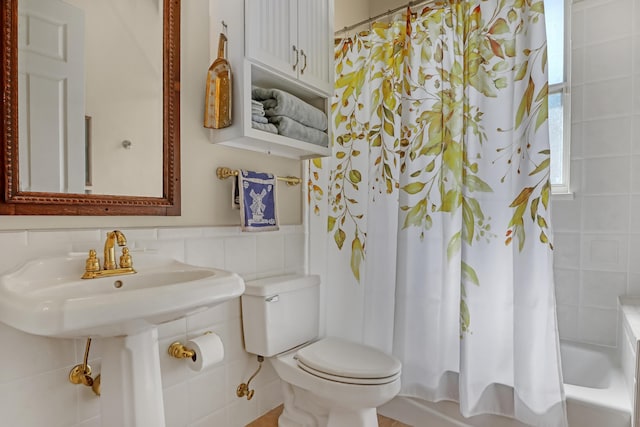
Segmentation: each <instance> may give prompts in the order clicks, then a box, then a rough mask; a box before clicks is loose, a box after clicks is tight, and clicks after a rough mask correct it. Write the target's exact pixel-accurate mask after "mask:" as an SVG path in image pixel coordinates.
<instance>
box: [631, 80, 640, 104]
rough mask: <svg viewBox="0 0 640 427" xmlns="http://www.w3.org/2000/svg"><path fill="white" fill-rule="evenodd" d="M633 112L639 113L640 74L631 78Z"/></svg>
mask: <svg viewBox="0 0 640 427" xmlns="http://www.w3.org/2000/svg"><path fill="white" fill-rule="evenodd" d="M632 92H633V112H634V113H635V114H638V113H640V99H639V98H640V74H636V75H635V76H633V91H632Z"/></svg>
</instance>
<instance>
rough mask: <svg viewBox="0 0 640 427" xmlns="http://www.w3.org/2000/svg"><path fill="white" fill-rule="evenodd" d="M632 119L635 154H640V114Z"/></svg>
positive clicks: (632, 144)
mask: <svg viewBox="0 0 640 427" xmlns="http://www.w3.org/2000/svg"><path fill="white" fill-rule="evenodd" d="M639 50H640V48H639ZM636 87H637V86H636ZM631 121H632V122H633V133H632V138H631V140H632V143H631V146H632V150H633V154H640V115H639V114H635V115H634V116H632V117H631Z"/></svg>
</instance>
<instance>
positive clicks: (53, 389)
mask: <svg viewBox="0 0 640 427" xmlns="http://www.w3.org/2000/svg"><path fill="white" fill-rule="evenodd" d="M3 366H10V365H3ZM68 375H69V369H68V368H63V369H57V370H53V371H49V372H46V373H44V374H40V375H29V376H27V375H25V376H23V377H22V378H21V379H20V380H17V381H13V382H8V383H0V402H1V405H2V415H1V416H0V417H1V418H2V419H1V422H2V425H4V426H7V427H9V426H16V427H18V426H19V427H42V426H51V425H56V426H72V425H75V424H76V423H77V421H78V420H77V418H76V404H77V403H76V392H77V387H78V386H76V385H74V384H71V383H69V381H68ZM36 402H37V403H36ZM34 403H35V404H34ZM53 423H55V424H53Z"/></svg>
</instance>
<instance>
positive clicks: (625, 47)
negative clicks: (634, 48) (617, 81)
mask: <svg viewBox="0 0 640 427" xmlns="http://www.w3.org/2000/svg"><path fill="white" fill-rule="evenodd" d="M631 40H632V39H631V37H626V38H623V39H617V40H612V41H606V42H604V43H598V44H593V45H590V46H589V47H588V48H587V49H588V52H589V53H588V54H587V55H585V58H584V65H585V71H584V73H585V76H584V78H585V80H586V81H587V82H591V81H599V80H608V79H613V78H618V77H628V76H629V75H631V55H629V52H631V44H632V43H631ZM577 65H578V66H579V64H577Z"/></svg>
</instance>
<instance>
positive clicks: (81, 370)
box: [69, 338, 100, 396]
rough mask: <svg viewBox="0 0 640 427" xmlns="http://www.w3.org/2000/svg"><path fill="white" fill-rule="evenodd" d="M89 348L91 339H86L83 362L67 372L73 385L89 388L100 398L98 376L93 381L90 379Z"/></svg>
mask: <svg viewBox="0 0 640 427" xmlns="http://www.w3.org/2000/svg"><path fill="white" fill-rule="evenodd" d="M90 348H91V338H87V345H86V346H85V349H84V360H83V361H82V363H81V364H79V365H76V366H74V367H73V368H71V371H69V381H70V382H71V383H73V384H82V385H85V386H87V387H91V390H93V392H94V393H95V394H96V396H100V375H98V376H97V377H96V379H95V380H94V379H93V378H92V377H91V366H89V364H88V363H87V361H88V360H89V349H90Z"/></svg>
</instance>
